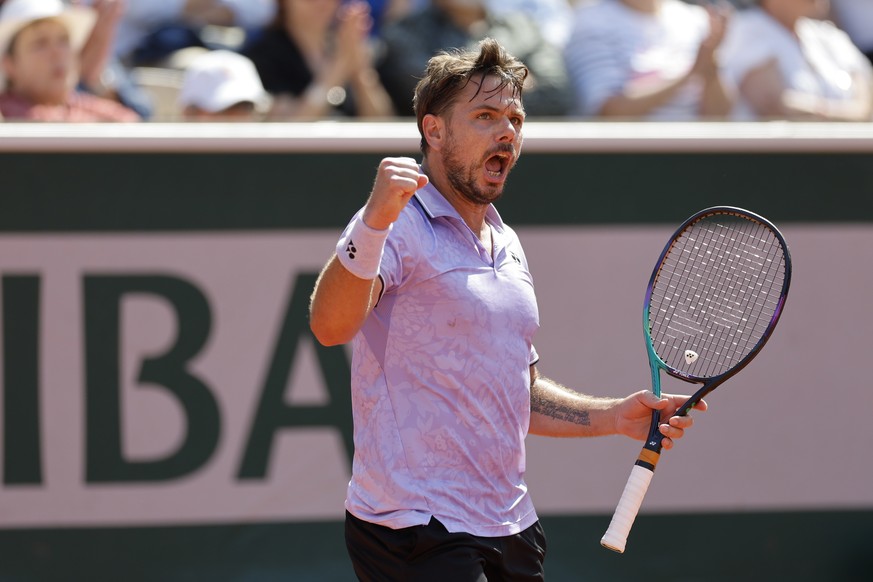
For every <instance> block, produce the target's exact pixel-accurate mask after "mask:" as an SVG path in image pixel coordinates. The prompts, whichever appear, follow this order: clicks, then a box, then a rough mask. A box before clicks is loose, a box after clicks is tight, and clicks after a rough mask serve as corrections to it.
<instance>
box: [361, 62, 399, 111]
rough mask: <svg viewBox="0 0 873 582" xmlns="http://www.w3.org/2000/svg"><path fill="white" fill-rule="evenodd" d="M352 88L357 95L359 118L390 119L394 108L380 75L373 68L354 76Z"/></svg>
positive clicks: (362, 70)
mask: <svg viewBox="0 0 873 582" xmlns="http://www.w3.org/2000/svg"><path fill="white" fill-rule="evenodd" d="M351 88H352V91H354V94H355V105H356V107H357V109H358V111H357V115H358V116H359V117H390V116H392V115H394V106H393V104H392V103H391V98H390V97H389V96H388V92H387V91H386V90H385V87H383V86H382V82H381V81H380V80H379V74H378V73H377V72H376V71H375V70H374V69H371V68H367V69H361V70H359V71H357V72H356V73H355V74H354V75H353V76H352V81H351Z"/></svg>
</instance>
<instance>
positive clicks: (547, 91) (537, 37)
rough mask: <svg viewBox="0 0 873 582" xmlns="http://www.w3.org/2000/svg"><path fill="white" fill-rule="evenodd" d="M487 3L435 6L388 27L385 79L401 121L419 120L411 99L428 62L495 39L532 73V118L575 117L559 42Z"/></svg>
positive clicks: (522, 15)
mask: <svg viewBox="0 0 873 582" xmlns="http://www.w3.org/2000/svg"><path fill="white" fill-rule="evenodd" d="M497 4H498V2H489V1H486V0H432V1H431V2H428V3H427V5H426V6H425V7H424V8H422V9H421V10H414V11H412V12H411V13H409V14H408V15H407V16H405V17H404V18H402V19H400V20H398V21H396V22H393V23H391V24H388V25H386V26H385V27H384V28H383V29H382V32H381V34H380V35H379V37H380V39H381V47H380V51H379V53H380V59H379V63H378V65H377V69H378V71H379V76H380V77H381V79H382V83H383V85H384V86H385V89H386V90H387V92H388V94H389V95H390V96H391V100H392V101H393V102H394V109H395V110H396V111H397V113H398V114H399V115H413V114H414V112H413V110H412V107H411V103H410V97H411V96H412V93H413V91H414V90H415V84H416V82H417V80H418V79H419V78H421V74H422V71H424V68H425V66H426V65H427V61H428V59H430V57H431V56H432V55H434V54H436V53H437V52H439V51H441V50H445V49H447V48H449V47H475V46H476V45H477V44H478V42H479V41H480V40H482V39H483V38H485V37H488V38H494V39H496V40H497V41H498V42H500V44H502V45H503V46H504V47H505V48H506V49H507V50H508V51H510V52H511V53H513V54H514V55H515V56H516V57H517V58H519V59H521V60H523V61H524V63H525V65H526V67H527V68H528V75H527V78H526V80H525V88H524V90H525V106H526V109H527V111H528V113H529V114H530V115H532V116H538V117H545V116H552V117H560V116H563V115H566V114H567V113H568V112H569V111H570V107H571V106H572V102H573V93H572V85H571V82H570V78H569V77H568V75H567V68H566V65H565V64H564V58H563V55H562V54H561V49H560V46H559V45H558V44H557V43H558V42H560V41H558V39H553V38H546V37H545V36H544V35H543V31H542V29H541V27H540V25H539V23H538V22H537V21H536V20H534V19H533V18H532V17H531V16H530V14H528V13H527V12H525V11H521V10H510V9H507V7H506V6H505V5H503V3H499V4H500V5H501V7H502V8H500V9H495V8H494V7H495V6H496V5H497Z"/></svg>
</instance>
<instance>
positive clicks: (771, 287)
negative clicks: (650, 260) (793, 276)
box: [649, 215, 785, 378]
mask: <svg viewBox="0 0 873 582" xmlns="http://www.w3.org/2000/svg"><path fill="white" fill-rule="evenodd" d="M784 277H785V257H784V254H783V249H782V246H781V244H780V242H779V240H778V239H777V238H776V236H775V235H774V233H773V232H772V231H771V230H770V229H769V228H767V227H766V226H765V225H762V224H760V223H758V222H756V221H751V220H748V219H746V218H743V217H735V216H732V215H714V216H708V217H705V218H704V219H701V220H699V221H698V222H696V223H694V224H693V225H691V226H689V227H688V228H687V229H686V230H685V231H683V232H682V233H681V235H680V236H678V237H677V238H676V240H675V241H674V243H673V245H672V247H671V249H670V250H669V252H668V253H667V254H666V256H665V258H664V259H663V261H662V265H661V267H660V269H659V271H658V274H657V276H656V278H655V282H654V284H653V289H652V292H651V297H650V303H649V327H650V334H651V338H652V342H653V347H654V349H655V351H656V353H657V354H658V356H659V357H660V358H661V359H662V360H664V362H665V363H667V364H668V365H669V366H670V367H672V368H674V369H676V370H679V371H681V372H683V373H686V374H689V375H692V376H696V377H699V378H706V377H713V376H716V375H718V374H721V373H723V372H725V371H727V370H729V369H730V368H732V367H734V366H735V365H736V364H738V363H739V362H740V361H741V360H742V359H744V358H745V356H746V355H748V354H749V353H750V352H751V351H752V350H754V349H755V346H756V345H757V344H758V342H759V341H760V339H761V338H762V337H763V336H764V335H765V333H766V331H767V329H768V327H769V325H770V322H771V321H772V319H773V317H774V314H775V313H776V311H777V310H778V306H779V296H780V293H781V289H782V283H783V281H784ZM686 350H690V351H691V352H692V354H693V355H691V356H690V357H688V358H686Z"/></svg>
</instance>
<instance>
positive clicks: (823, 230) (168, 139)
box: [0, 122, 873, 582]
mask: <svg viewBox="0 0 873 582" xmlns="http://www.w3.org/2000/svg"><path fill="white" fill-rule="evenodd" d="M527 127H528V129H527V140H526V143H525V150H526V151H525V154H524V155H523V156H522V159H521V162H520V163H519V165H518V167H517V168H516V169H515V170H514V173H513V176H512V178H511V179H510V185H509V187H508V188H507V192H506V194H505V196H504V198H503V199H502V200H501V201H500V202H499V204H498V208H499V210H500V212H501V214H502V215H503V217H504V219H505V220H506V221H507V222H509V223H510V224H512V225H513V226H514V227H515V228H516V230H517V231H518V232H519V235H520V237H521V239H522V242H523V244H524V245H525V250H526V253H527V255H528V259H529V262H530V264H531V268H532V272H533V275H534V278H535V284H536V286H537V293H538V298H539V303H540V318H541V330H540V332H539V334H538V336H537V340H536V343H537V349H538V351H539V352H540V354H541V357H542V359H541V362H540V369H541V370H542V371H543V372H544V373H545V374H547V375H549V376H551V377H554V378H556V379H558V380H560V381H562V382H564V383H565V384H567V385H570V386H573V387H576V388H578V389H581V390H584V391H587V392H591V393H597V394H605V395H615V396H620V395H624V394H626V393H628V392H630V391H632V390H636V389H639V388H645V387H648V384H649V379H648V376H649V372H648V367H647V365H646V360H645V350H644V346H643V337H642V333H641V329H640V318H641V313H642V300H643V293H644V289H645V284H646V282H647V280H648V277H649V274H650V272H651V268H652V266H653V265H654V262H655V260H656V259H657V257H658V254H659V252H660V250H661V248H662V246H663V244H664V242H665V241H666V239H667V237H668V236H669V235H670V234H671V233H672V231H673V229H674V228H675V227H676V226H677V225H678V224H679V223H680V222H681V221H682V220H683V219H684V218H686V217H687V216H689V215H690V214H692V213H693V212H694V211H696V210H699V209H701V208H704V207H707V206H712V205H717V204H727V205H733V206H740V207H744V208H748V209H750V210H753V211H755V212H758V213H760V214H763V215H764V216H766V217H768V218H770V219H771V220H772V221H774V222H775V223H776V224H777V225H779V226H780V228H781V229H782V230H783V233H784V234H785V236H786V238H787V240H788V242H789V245H790V247H791V251H792V255H793V258H794V265H795V274H794V280H793V283H792V290H791V294H790V296H789V299H788V302H787V306H786V311H785V314H784V316H783V319H782V321H781V323H780V326H779V328H778V329H777V330H776V333H775V334H774V336H773V338H772V339H771V341H770V343H769V344H768V346H767V348H766V350H764V351H763V352H762V354H761V355H760V357H759V358H758V359H756V360H755V361H754V362H753V363H752V364H751V365H750V366H749V367H748V368H747V369H746V370H745V371H744V372H743V373H742V374H740V375H739V376H737V377H736V378H734V379H732V380H731V381H730V382H729V383H728V384H726V385H725V386H724V387H723V388H721V389H720V390H718V391H717V392H715V393H714V394H713V395H712V396H711V397H710V398H709V399H708V400H709V402H710V405H711V411H710V412H707V413H705V414H702V413H701V414H699V415H698V421H699V422H698V423H697V426H696V427H695V428H694V430H693V433H692V435H690V436H689V438H687V439H686V440H684V441H682V442H681V443H680V444H679V446H678V447H677V448H676V450H674V451H671V452H669V453H667V454H666V455H665V457H664V459H663V460H662V462H661V463H660V468H659V470H658V474H657V476H656V478H655V480H654V481H653V485H652V488H651V489H650V491H649V494H648V496H647V499H646V501H645V504H644V508H643V513H642V515H641V516H640V518H639V519H638V521H637V523H636V525H635V527H634V530H633V532H632V534H631V538H630V541H629V544H628V550H627V552H626V553H625V554H624V555H621V556H619V555H616V554H613V553H611V552H608V551H606V550H603V549H602V548H600V546H599V543H598V540H599V538H600V536H601V535H602V533H603V531H604V530H605V527H606V525H607V524H608V521H609V518H610V516H611V512H612V509H613V507H614V504H615V502H616V501H617V498H618V496H619V494H620V491H621V488H622V487H623V485H624V482H625V480H626V478H627V475H628V472H629V470H630V466H631V465H632V463H633V460H634V459H635V457H636V454H637V452H638V449H639V445H638V444H637V443H635V442H632V441H629V440H627V439H623V438H620V437H614V438H613V437H609V438H601V439H592V440H587V441H580V440H556V439H545V438H541V437H531V438H530V439H529V440H528V447H529V463H528V473H529V479H528V480H529V485H530V489H531V492H532V494H533V496H534V500H535V502H536V504H537V506H538V508H539V511H540V514H541V515H542V517H543V522H544V524H545V527H546V530H547V534H548V536H549V555H548V558H547V574H548V579H549V580H551V581H553V582H554V581H562V580H568V581H569V580H579V579H588V580H637V579H640V578H642V577H644V576H645V578H646V579H649V580H665V581H667V580H670V581H676V580H738V579H741V580H773V579H792V580H822V579H825V580H856V579H857V580H860V579H866V577H867V576H868V575H869V571H870V569H871V567H873V561H871V557H870V556H871V555H870V552H869V542H867V541H866V540H868V539H870V537H871V535H873V485H871V484H873V468H871V464H870V462H869V457H870V455H869V452H868V450H867V445H868V443H869V442H871V440H873V423H871V422H870V420H869V419H870V415H871V412H873V393H871V391H870V390H869V386H868V384H869V382H868V381H867V379H866V376H867V375H866V374H865V373H864V369H865V363H866V358H867V357H869V352H870V348H871V347H873V341H871V339H870V336H869V333H870V331H869V330H870V329H873V309H871V308H870V297H873V269H871V267H870V264H871V263H870V255H871V252H873V196H871V193H873V131H871V129H870V128H869V127H867V126H861V127H858V126H854V125H841V124H834V125H829V124H809V125H807V124H688V125H682V124H678V125H672V124H669V125H668V124H631V123H629V124H590V123H588V124H586V123H536V122H531V123H530V124H528V126H527ZM417 145H418V142H417V135H416V134H415V128H414V124H406V123H402V124H395V123H383V124H337V123H314V124H271V125H240V126H220V125H216V126H213V125H193V126H181V125H180V126H176V125H158V124H155V125H148V124H143V125H142V126H133V127H131V126H114V125H105V126H52V125H47V126H44V125H13V124H7V125H0V177H2V182H0V357H2V360H0V364H2V398H0V427H2V430H0V439H2V440H0V457H2V459H3V464H2V468H0V470H2V473H0V580H4V581H5V580H15V581H19V580H21V581H31V580H34V581H36V580H89V581H90V580H128V581H139V580H141V581H162V582H163V581H175V580H180V581H181V580H246V581H249V580H276V579H284V580H303V581H305V580H313V581H319V582H321V581H331V580H336V581H345V580H350V579H352V574H351V569H350V566H349V563H348V559H347V557H346V555H345V551H344V546H343V539H342V537H343V534H342V524H341V519H342V511H343V510H342V500H343V496H344V490H345V485H346V483H347V481H348V478H349V471H350V455H351V453H352V448H353V445H352V442H351V420H350V418H351V417H350V413H349V395H348V367H349V360H348V351H347V350H346V349H345V348H343V347H336V348H324V347H321V346H319V345H317V344H316V342H314V341H313V338H312V336H311V334H310V333H309V331H308V326H307V322H306V306H307V301H308V296H309V293H310V291H311V289H312V284H313V282H314V278H315V276H316V274H317V272H318V269H319V268H320V267H321V265H322V264H323V263H324V261H325V260H326V259H327V258H328V255H329V254H330V252H331V250H332V248H333V244H334V241H335V239H336V237H337V235H338V233H339V230H340V229H341V228H342V226H343V225H344V224H345V221H346V220H347V219H348V218H349V217H350V216H351V214H352V213H353V212H354V211H355V210H356V209H357V208H358V207H359V206H360V205H361V204H362V203H363V201H364V200H365V198H366V195H367V193H368V191H369V188H370V185H371V183H372V180H373V175H374V171H375V167H376V165H377V164H378V162H379V160H380V159H381V157H383V156H384V155H410V156H416V155H417ZM690 388H691V387H690V386H686V385H682V384H681V383H679V382H673V381H667V382H666V386H665V390H670V391H680V390H688V389H690ZM662 538H666V541H652V542H650V540H659V539H662ZM652 564H659V565H660V567H659V568H658V571H657V572H654V573H653V572H650V569H651V565H652Z"/></svg>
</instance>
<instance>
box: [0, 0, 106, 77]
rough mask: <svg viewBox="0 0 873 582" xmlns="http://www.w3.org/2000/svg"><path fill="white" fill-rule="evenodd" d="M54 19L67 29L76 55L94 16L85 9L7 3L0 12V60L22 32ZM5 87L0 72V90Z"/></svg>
mask: <svg viewBox="0 0 873 582" xmlns="http://www.w3.org/2000/svg"><path fill="white" fill-rule="evenodd" d="M45 18H56V19H58V20H60V21H61V22H63V23H64V24H65V25H66V26H67V30H68V31H69V33H70V46H71V47H72V49H73V51H74V52H76V53H78V52H79V50H81V48H82V47H83V46H84V44H85V41H86V40H88V35H89V34H91V29H92V28H94V23H95V22H97V13H96V12H95V11H94V10H93V9H92V8H88V7H85V6H66V5H65V4H64V3H63V2H61V0H6V2H4V3H3V7H2V8H0V58H2V57H3V56H5V55H6V53H7V51H8V50H9V44H10V43H11V42H12V39H14V38H15V35H17V34H18V33H19V32H21V30H22V29H24V28H25V27H27V26H28V25H29V24H31V23H33V22H36V21H37V20H43V19H45ZM4 87H6V76H5V75H4V73H3V70H2V68H0V90H2V89H3V88H4Z"/></svg>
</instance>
